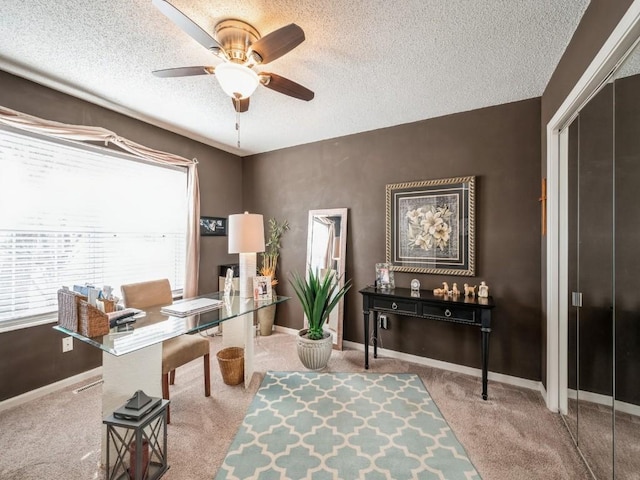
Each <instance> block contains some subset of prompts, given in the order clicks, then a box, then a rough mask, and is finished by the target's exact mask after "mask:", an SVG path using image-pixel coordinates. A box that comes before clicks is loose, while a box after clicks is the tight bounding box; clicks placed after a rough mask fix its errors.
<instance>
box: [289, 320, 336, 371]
mask: <svg viewBox="0 0 640 480" xmlns="http://www.w3.org/2000/svg"><path fill="white" fill-rule="evenodd" d="M306 334H307V330H306V329H304V330H300V331H299V332H298V357H299V358H300V361H301V362H302V364H303V365H304V366H305V367H307V368H308V369H309V370H314V371H315V370H322V369H323V368H325V367H326V366H327V363H329V358H330V357H331V350H333V339H332V338H331V334H330V333H329V332H324V336H323V337H322V340H309V339H308V338H306V337H305V335H306Z"/></svg>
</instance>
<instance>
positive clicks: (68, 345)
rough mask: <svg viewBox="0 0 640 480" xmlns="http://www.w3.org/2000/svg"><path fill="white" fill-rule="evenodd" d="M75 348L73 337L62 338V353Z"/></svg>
mask: <svg viewBox="0 0 640 480" xmlns="http://www.w3.org/2000/svg"><path fill="white" fill-rule="evenodd" d="M71 350H73V337H64V338H63V339H62V353H64V352H70V351H71Z"/></svg>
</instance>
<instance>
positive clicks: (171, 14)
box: [152, 0, 224, 53]
mask: <svg viewBox="0 0 640 480" xmlns="http://www.w3.org/2000/svg"><path fill="white" fill-rule="evenodd" d="M152 3H153V4H154V5H155V6H156V8H157V9H158V10H160V11H161V12H162V13H163V14H164V15H165V16H166V17H167V18H169V20H171V21H172V22H173V23H175V24H176V25H177V26H178V27H180V28H181V29H182V30H183V31H184V32H185V33H186V34H187V35H189V36H190V37H191V38H193V39H194V40H195V41H196V42H198V43H199V44H200V45H202V46H203V47H204V48H206V49H207V50H213V51H214V53H216V52H219V51H220V52H224V49H223V48H222V45H220V44H219V43H218V41H217V40H216V39H215V38H213V37H212V36H211V35H209V34H208V33H207V32H205V31H204V30H203V29H202V28H200V26H199V25H198V24H196V23H195V22H194V21H193V20H191V19H190V18H189V17H187V16H186V15H185V14H184V13H182V12H181V11H180V10H178V9H177V8H176V7H174V6H173V5H171V4H170V3H169V2H167V1H166V0H152Z"/></svg>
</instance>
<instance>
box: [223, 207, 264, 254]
mask: <svg viewBox="0 0 640 480" xmlns="http://www.w3.org/2000/svg"><path fill="white" fill-rule="evenodd" d="M252 252H264V223H263V219H262V215H259V214H256V213H247V212H245V213H238V214H235V215H229V253H252Z"/></svg>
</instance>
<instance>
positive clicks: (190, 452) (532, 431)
mask: <svg viewBox="0 0 640 480" xmlns="http://www.w3.org/2000/svg"><path fill="white" fill-rule="evenodd" d="M211 344H212V345H211V349H212V356H211V357H212V378H211V381H212V396H211V397H209V398H206V397H205V396H204V387H203V381H202V362H201V360H197V361H194V362H192V363H190V364H188V365H185V366H184V367H181V368H180V369H178V371H177V376H176V385H174V386H173V387H172V390H171V397H172V398H171V400H172V403H171V422H172V423H171V425H169V427H168V428H169V430H168V460H169V465H170V469H169V471H168V472H167V474H166V475H165V476H164V477H163V479H168V480H172V479H173V480H187V479H188V480H199V479H212V478H213V477H214V476H215V473H216V471H217V469H218V467H219V465H221V463H222V461H223V460H224V457H225V455H226V452H227V449H228V447H229V445H230V444H231V441H232V440H233V437H234V435H235V433H236V431H237V429H238V428H239V426H240V424H241V422H242V419H243V418H244V415H245V412H246V410H247V408H248V406H249V403H250V402H251V399H252V398H253V396H254V394H255V392H256V391H257V389H258V386H259V384H260V382H261V380H262V377H263V375H264V372H266V371H268V370H282V371H295V370H303V369H304V367H303V366H302V364H300V362H299V360H298V358H297V354H296V351H295V337H293V336H291V335H287V334H282V333H276V334H274V335H271V336H269V337H260V338H259V339H258V341H257V344H256V368H257V370H258V373H257V374H256V375H254V378H253V381H252V382H251V385H250V388H248V389H246V390H245V389H244V388H243V387H241V386H236V387H230V386H227V385H225V384H224V383H223V382H222V378H221V376H220V371H219V368H218V365H217V360H216V358H215V355H214V354H213V353H214V352H216V351H218V350H219V349H220V348H222V346H221V339H220V337H214V338H212V339H211ZM363 363H364V361H363V353H362V352H359V351H353V350H351V351H342V352H338V351H334V352H333V355H332V357H331V360H330V363H329V367H328V370H327V371H331V372H360V371H364V369H363ZM370 367H371V368H370V371H372V372H412V373H416V374H418V375H420V377H421V378H422V380H423V382H424V384H425V386H426V387H427V390H428V391H429V393H430V394H431V396H432V398H433V399H434V401H435V402H436V404H437V405H438V407H439V409H440V411H441V412H442V414H443V416H444V418H445V419H446V420H447V422H448V423H449V425H450V426H451V428H452V429H453V431H454V432H455V434H456V436H457V437H458V440H460V442H461V443H462V445H463V446H464V447H465V449H466V451H467V453H468V455H469V458H470V459H471V461H472V462H473V463H474V465H475V466H476V468H477V470H478V472H479V473H480V475H481V476H482V478H483V479H484V480H519V479H522V480H535V479H544V480H553V479H570V480H575V479H588V478H590V476H589V474H588V472H587V470H586V469H585V467H584V466H583V464H582V461H581V459H580V458H579V456H578V454H577V452H576V450H575V449H574V447H573V444H572V442H571V439H570V437H569V434H568V432H567V431H566V430H565V427H564V426H563V424H562V420H561V419H560V417H559V416H558V415H556V414H553V413H551V412H549V411H548V410H547V409H546V408H545V406H544V401H543V400H542V397H541V395H540V393H539V392H535V391H532V390H527V389H522V388H517V387H512V386H509V385H504V384H500V383H496V382H489V400H488V401H483V400H482V399H481V398H480V391H481V384H480V379H479V378H475V377H470V376H467V375H462V374H458V373H452V372H447V371H443V370H438V369H435V368H428V367H423V366H419V365H415V364H411V363H407V362H402V361H399V360H394V359H389V358H378V359H375V360H373V359H371V362H370ZM86 383H89V382H86ZM73 388H77V386H75V387H72V388H68V389H66V390H63V391H60V392H57V393H54V394H51V395H48V396H46V397H43V398H41V399H38V400H35V401H32V402H29V403H27V404H24V405H21V406H19V407H16V408H13V409H10V410H6V411H4V412H1V413H0V479H2V480H36V479H37V480H41V479H58V478H61V479H62V478H64V479H101V478H104V472H103V471H102V470H101V469H100V468H99V466H98V463H99V458H100V445H101V438H100V432H101V427H100V426H101V422H102V419H101V418H100V395H101V387H99V386H98V387H92V388H89V389H87V390H85V391H83V392H81V393H78V394H74V393H73V392H72V390H73ZM132 393H133V392H132Z"/></svg>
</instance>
